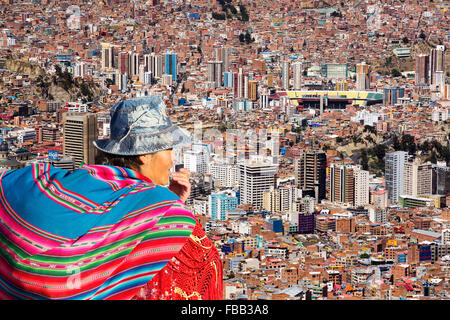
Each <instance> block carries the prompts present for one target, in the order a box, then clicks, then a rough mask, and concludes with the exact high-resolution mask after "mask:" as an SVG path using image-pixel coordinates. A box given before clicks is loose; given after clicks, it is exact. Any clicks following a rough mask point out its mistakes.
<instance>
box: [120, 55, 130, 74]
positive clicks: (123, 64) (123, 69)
mask: <svg viewBox="0 0 450 320" xmlns="http://www.w3.org/2000/svg"><path fill="white" fill-rule="evenodd" d="M117 64H118V66H117V68H118V69H119V73H120V74H121V75H123V74H125V73H126V74H130V58H129V54H128V52H119V55H118V59H117Z"/></svg>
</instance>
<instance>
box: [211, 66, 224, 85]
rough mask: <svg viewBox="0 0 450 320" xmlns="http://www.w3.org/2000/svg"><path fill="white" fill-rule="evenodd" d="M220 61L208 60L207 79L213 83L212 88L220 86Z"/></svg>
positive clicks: (221, 72) (221, 73)
mask: <svg viewBox="0 0 450 320" xmlns="http://www.w3.org/2000/svg"><path fill="white" fill-rule="evenodd" d="M222 75H223V70H222V62H221V61H209V62H208V81H209V82H210V83H213V84H214V88H219V87H221V86H222Z"/></svg>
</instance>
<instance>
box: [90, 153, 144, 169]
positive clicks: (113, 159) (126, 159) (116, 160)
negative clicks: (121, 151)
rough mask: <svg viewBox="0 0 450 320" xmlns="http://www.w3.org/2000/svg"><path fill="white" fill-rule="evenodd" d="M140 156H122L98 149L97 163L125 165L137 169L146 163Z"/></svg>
mask: <svg viewBox="0 0 450 320" xmlns="http://www.w3.org/2000/svg"><path fill="white" fill-rule="evenodd" d="M139 157H140V156H122V155H117V154H112V153H107V152H104V151H101V150H97V156H96V157H95V163H96V164H100V165H108V166H116V167H123V168H128V169H132V170H135V171H137V170H138V169H139V167H140V166H141V165H143V164H144V163H143V162H142V161H141V159H139Z"/></svg>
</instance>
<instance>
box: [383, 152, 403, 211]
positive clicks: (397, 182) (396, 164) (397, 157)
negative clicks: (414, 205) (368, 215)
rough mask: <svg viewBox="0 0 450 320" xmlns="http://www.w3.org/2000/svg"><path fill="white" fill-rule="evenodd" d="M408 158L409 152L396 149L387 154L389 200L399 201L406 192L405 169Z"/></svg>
mask: <svg viewBox="0 0 450 320" xmlns="http://www.w3.org/2000/svg"><path fill="white" fill-rule="evenodd" d="M407 160H408V152H405V151H396V152H391V153H387V154H386V158H385V175H384V176H385V180H386V190H387V192H388V200H389V201H390V203H391V204H392V203H397V202H398V197H399V196H400V195H402V194H403V193H404V189H403V188H404V170H405V162H406V161H407Z"/></svg>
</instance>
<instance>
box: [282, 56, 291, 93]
mask: <svg viewBox="0 0 450 320" xmlns="http://www.w3.org/2000/svg"><path fill="white" fill-rule="evenodd" d="M281 89H282V90H288V89H289V61H283V62H282V63H281Z"/></svg>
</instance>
